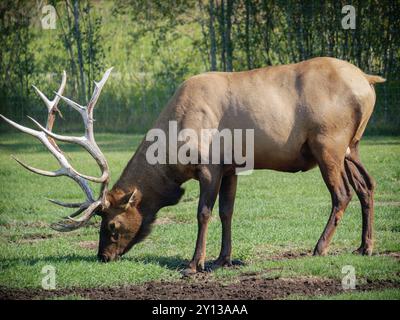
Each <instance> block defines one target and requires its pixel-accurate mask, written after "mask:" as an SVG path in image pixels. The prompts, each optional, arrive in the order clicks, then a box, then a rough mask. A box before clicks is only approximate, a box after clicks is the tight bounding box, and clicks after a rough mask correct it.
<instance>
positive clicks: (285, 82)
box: [1, 57, 385, 274]
mask: <svg viewBox="0 0 400 320" xmlns="http://www.w3.org/2000/svg"><path fill="white" fill-rule="evenodd" d="M110 72H111V69H109V70H107V72H106V73H105V75H104V76H103V78H102V80H101V81H100V82H98V83H95V89H94V92H93V96H92V97H91V99H90V101H89V103H88V104H87V106H81V105H79V104H77V103H75V102H73V101H72V100H70V99H68V98H65V97H64V96H63V95H62V94H63V90H64V87H65V83H66V76H65V72H64V74H63V80H62V84H61V87H60V89H59V90H58V92H57V93H56V97H55V98H54V100H52V101H50V100H48V99H47V98H46V96H45V95H44V94H43V93H42V92H41V91H39V89H37V88H36V87H34V88H35V90H36V91H37V92H38V94H39V96H40V97H41V98H42V100H43V101H44V102H45V104H46V106H47V108H48V118H47V124H46V126H42V125H41V124H40V123H38V122H37V121H35V120H34V119H32V121H33V122H34V123H35V124H36V126H37V127H38V128H39V129H40V130H32V129H30V128H27V127H23V126H21V125H19V124H17V123H15V122H13V121H12V120H9V119H7V118H6V117H4V116H1V117H2V118H3V119H4V120H5V121H7V122H8V123H9V124H11V125H12V126H14V127H15V128H17V129H19V130H20V131H22V132H25V133H27V134H30V135H32V136H34V137H36V138H38V139H39V140H40V141H41V142H42V143H43V144H44V145H45V146H46V147H47V148H48V149H49V151H50V152H51V153H52V154H53V156H55V158H56V159H57V160H58V162H59V163H60V165H61V168H60V169H59V170H57V171H54V172H49V171H44V170H40V169H36V168H33V167H31V166H29V165H27V164H24V163H23V162H21V161H20V160H18V159H16V160H17V161H18V163H20V164H21V165H22V166H24V167H25V168H26V169H28V170H30V171H32V172H34V173H38V174H41V175H45V176H50V177H57V176H67V177H69V178H71V179H73V180H74V181H76V182H77V183H78V185H79V187H80V188H81V189H82V190H83V191H84V193H85V195H86V200H85V201H84V202H82V203H64V202H61V201H58V200H51V201H52V202H53V203H55V204H58V205H61V206H64V207H69V208H76V209H77V211H76V212H74V213H73V214H71V215H70V216H69V217H67V218H66V219H64V220H61V221H60V222H57V223H55V224H53V225H52V227H53V228H54V229H56V230H59V231H71V230H75V229H77V228H80V227H82V226H84V225H85V224H86V223H87V222H88V221H89V219H90V218H91V217H93V216H94V215H99V216H100V217H101V228H100V240H99V248H98V259H99V260H100V261H103V262H107V261H112V260H115V259H117V258H119V257H120V256H122V255H123V254H124V253H126V252H127V251H128V250H130V249H131V247H132V246H133V245H134V244H136V243H138V242H139V241H141V240H143V239H144V238H145V236H146V235H147V234H148V233H149V232H150V229H151V225H152V223H153V222H154V220H155V219H156V214H157V212H158V211H159V210H160V209H161V208H163V207H165V206H170V205H174V204H176V203H178V201H179V200H180V198H181V196H182V195H183V192H184V190H183V189H182V187H181V185H182V184H183V183H184V182H186V181H188V180H189V179H196V180H198V181H199V185H200V196H199V203H198V208H197V220H198V234H197V241H196V247H195V252H194V255H193V258H192V260H191V261H190V263H189V265H188V267H187V269H185V270H184V273H185V274H192V273H196V272H198V271H202V270H204V263H205V257H206V236H207V226H208V222H209V220H210V217H211V212H212V210H213V207H214V204H215V202H216V198H217V196H218V195H219V216H220V220H221V224H222V244H221V251H220V254H219V257H218V258H217V260H216V261H215V262H214V265H215V266H216V267H219V266H230V265H231V251H232V246H231V238H232V237H231V222H232V214H233V209H234V200H235V194H236V186H237V175H236V174H235V170H234V169H235V164H229V165H227V164H225V163H223V161H221V163H218V164H190V163H189V164H182V163H179V162H178V163H176V164H173V163H167V164H149V163H148V161H146V156H145V154H146V150H148V148H149V146H150V145H151V143H150V142H149V141H147V140H146V139H144V140H143V141H142V142H141V144H140V146H139V147H138V149H137V150H136V152H135V154H134V156H133V157H132V158H131V160H130V161H129V162H128V164H127V165H126V167H125V169H124V170H123V172H122V174H121V176H120V178H119V179H118V180H117V182H116V183H115V184H114V186H113V187H112V188H111V189H109V188H108V184H109V181H110V177H109V167H108V164H107V161H106V159H105V157H104V155H103V153H102V152H101V151H100V149H99V147H98V146H97V144H96V141H95V139H94V134H93V109H94V107H95V104H96V102H97V100H98V98H99V95H100V93H101V90H102V88H103V86H104V84H105V82H106V80H107V78H108V77H109V75H110ZM384 81H385V79H383V78H381V77H379V76H373V75H367V74H365V73H364V72H362V71H361V70H360V69H359V68H357V67H355V66H354V65H352V64H350V63H348V62H345V61H342V60H338V59H334V58H326V57H321V58H314V59H310V60H307V61H303V62H300V63H296V64H290V65H282V66H272V67H266V68H260V69H255V70H251V71H244V72H209V73H204V74H200V75H197V76H194V77H191V78H190V79H188V80H186V81H185V82H184V83H183V84H182V85H181V86H180V87H179V89H178V90H177V91H176V93H175V94H174V96H173V97H172V98H171V100H170V101H169V103H168V104H167V106H166V107H165V108H164V109H163V111H162V112H161V114H160V116H159V118H158V120H157V121H156V122H155V124H154V127H153V128H158V129H161V130H163V131H164V132H168V123H169V122H170V121H176V122H177V124H178V129H179V130H182V129H185V128H190V129H193V130H196V131H200V130H201V129H203V128H217V129H222V128H227V129H231V130H233V129H248V128H251V129H254V169H271V170H277V171H284V172H297V171H307V170H309V169H311V168H313V167H316V166H318V167H319V169H320V171H321V174H322V177H323V180H324V182H325V184H326V186H327V188H328V190H329V192H330V194H331V201H332V209H331V213H330V216H329V219H328V222H327V224H326V226H325V229H324V230H323V233H322V235H321V237H320V238H319V240H318V242H317V244H316V246H315V249H314V255H325V254H326V253H327V251H328V247H329V244H330V242H331V239H332V237H333V234H334V232H335V229H336V227H337V225H338V223H339V221H340V220H341V218H342V216H343V214H344V212H345V209H346V207H347V205H348V204H349V202H350V200H351V197H352V189H354V191H355V192H356V194H357V196H358V198H359V201H360V203H361V208H362V235H361V245H360V247H359V248H358V249H357V250H356V252H357V253H360V254H363V255H371V253H372V250H373V235H372V233H373V220H374V202H373V196H374V186H375V182H374V180H373V179H372V177H371V176H370V175H369V174H368V172H367V170H366V169H365V167H364V165H363V164H362V162H361V160H360V155H359V143H360V140H361V137H362V135H363V133H364V130H365V128H366V125H367V122H368V120H369V118H370V116H371V114H372V112H373V109H374V104H375V100H376V96H375V91H374V86H373V85H374V84H375V83H380V82H384ZM60 99H62V100H63V101H65V102H66V103H67V104H68V105H69V106H71V107H72V108H73V109H75V110H76V111H78V112H79V113H80V114H81V116H82V119H83V122H84V124H85V135H84V136H83V137H72V136H63V135H58V134H56V133H54V132H53V131H52V127H53V123H54V120H55V117H56V115H57V113H58V112H59V110H58V107H57V106H58V103H59V101H60ZM56 141H62V142H70V143H74V144H78V145H80V146H82V147H83V148H84V149H86V150H87V151H88V152H89V153H90V155H91V156H92V157H93V158H94V159H95V160H96V162H97V163H98V165H99V167H100V169H101V176H100V177H93V176H88V175H85V174H82V173H80V172H78V171H77V170H75V169H74V168H73V167H72V166H71V165H70V164H69V162H68V160H67V158H66V156H65V155H64V154H63V152H62V151H61V150H60V148H59V147H58V146H57V143H56ZM204 148H205V149H207V148H209V146H200V145H198V149H199V150H200V152H201V150H204ZM88 181H92V182H96V183H100V184H101V189H100V195H99V197H98V198H97V199H95V197H94V192H93V191H92V190H91V189H90V187H89V184H88ZM80 214H81V215H80ZM79 215H80V217H78V216H79ZM249 219H251V218H250V217H249Z"/></svg>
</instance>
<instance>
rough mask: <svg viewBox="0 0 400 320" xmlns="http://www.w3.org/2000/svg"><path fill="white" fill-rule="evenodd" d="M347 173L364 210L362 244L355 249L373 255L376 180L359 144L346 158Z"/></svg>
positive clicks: (360, 252) (357, 251) (362, 210)
mask: <svg viewBox="0 0 400 320" xmlns="http://www.w3.org/2000/svg"><path fill="white" fill-rule="evenodd" d="M345 167H346V173H347V176H348V178H349V181H350V183H351V185H352V187H353V189H354V190H355V192H356V193H357V196H358V199H359V200H360V204H361V212H362V235H361V245H360V247H359V248H358V249H357V250H356V251H355V252H356V253H359V254H363V255H371V254H372V250H373V234H372V233H373V222H374V188H375V181H374V180H373V179H372V177H371V176H370V175H369V174H368V172H367V170H366V169H365V168H364V166H363V165H362V163H361V161H360V158H359V156H358V144H357V145H356V146H355V147H354V148H351V152H350V154H349V155H346V158H345Z"/></svg>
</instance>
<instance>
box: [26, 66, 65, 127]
mask: <svg viewBox="0 0 400 320" xmlns="http://www.w3.org/2000/svg"><path fill="white" fill-rule="evenodd" d="M66 84H67V73H66V72H65V70H64V71H63V75H62V80H61V85H60V88H59V89H58V91H57V93H56V96H55V97H54V99H53V100H52V101H50V100H49V99H48V98H47V97H46V96H45V95H44V94H43V92H42V91H40V90H39V89H38V88H37V87H36V86H34V85H32V87H33V88H34V89H35V91H36V92H37V94H38V95H39V96H40V98H42V100H43V102H44V103H45V105H46V107H47V110H48V114H49V118H48V121H47V124H48V126H47V129H49V130H52V128H53V123H54V120H53V121H50V120H52V119H50V115H52V114H55V113H56V112H58V114H59V115H60V116H61V117H62V114H61V112H60V110H59V109H58V103H59V102H60V97H59V96H60V95H62V94H63V93H64V89H65V85H66ZM53 119H54V117H53Z"/></svg>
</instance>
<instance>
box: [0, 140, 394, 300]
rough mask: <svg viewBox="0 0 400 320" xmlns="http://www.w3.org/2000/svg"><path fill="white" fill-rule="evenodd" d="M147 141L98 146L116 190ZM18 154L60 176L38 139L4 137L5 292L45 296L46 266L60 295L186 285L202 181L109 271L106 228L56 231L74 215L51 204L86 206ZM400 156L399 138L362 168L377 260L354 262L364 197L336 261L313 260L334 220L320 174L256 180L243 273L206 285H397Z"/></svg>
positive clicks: (241, 204)
mask: <svg viewBox="0 0 400 320" xmlns="http://www.w3.org/2000/svg"><path fill="white" fill-rule="evenodd" d="M140 139H141V136H139V135H136V136H134V135H110V134H99V135H98V136H97V141H98V143H99V145H100V146H101V148H102V149H103V150H104V153H105V155H106V157H107V159H108V162H109V164H110V167H111V170H112V172H111V173H112V179H113V180H114V181H115V180H116V179H117V178H118V176H119V174H120V173H121V170H122V169H123V167H124V165H125V164H126V163H127V161H128V160H129V158H130V157H131V156H132V154H133V152H134V150H135V148H136V146H137V145H138V143H139V142H140ZM60 146H61V147H62V148H63V149H64V150H65V151H66V152H67V153H68V155H69V156H70V159H71V162H72V163H73V164H76V167H77V169H78V170H79V171H81V172H85V173H89V174H90V173H91V174H95V173H97V166H96V165H95V163H94V162H93V161H92V160H90V159H89V157H88V156H87V155H86V154H85V153H84V152H83V151H82V150H81V149H79V148H78V147H76V146H71V145H62V144H61V145H60ZM11 154H14V155H16V156H17V157H18V158H20V159H21V160H23V161H25V162H27V163H29V164H31V165H33V166H36V167H39V168H43V169H49V168H52V169H56V168H57V163H56V162H55V160H54V159H53V158H52V157H51V156H50V155H49V154H48V152H46V150H45V149H44V148H43V147H42V146H41V144H40V143H39V142H37V141H36V140H34V139H33V138H30V137H25V136H24V135H22V134H2V135H1V138H0V188H1V189H0V191H1V200H0V287H3V288H5V287H6V288H31V289H35V288H40V286H41V280H42V277H43V274H42V273H41V270H42V267H43V266H45V265H52V266H54V267H55V268H56V271H57V278H56V281H57V288H74V287H83V288H93V287H112V286H120V285H126V284H130V285H131V284H142V283H145V282H148V281H152V280H165V281H177V280H178V279H180V278H181V274H180V269H181V268H182V267H183V266H184V265H185V263H187V261H188V260H189V259H190V258H191V256H192V253H193V249H194V244H195V239H196V232H197V222H196V207H197V198H198V193H199V191H198V186H197V183H196V182H195V181H191V182H189V183H186V184H185V186H184V187H185V189H186V192H185V195H184V197H183V199H182V201H181V202H180V203H179V204H178V205H177V206H174V207H168V208H164V209H163V210H161V211H160V212H159V214H158V222H157V224H156V225H155V226H154V228H153V232H152V233H151V234H150V236H149V237H148V238H147V239H146V240H145V241H144V242H142V243H140V244H139V245H137V246H135V247H134V248H133V249H132V250H131V251H130V252H129V253H128V254H127V255H126V256H125V257H124V258H123V259H122V260H120V261H118V262H114V263H109V264H101V263H98V262H97V261H96V249H97V240H98V224H99V221H100V220H99V218H95V219H94V220H95V221H94V223H93V224H91V225H90V226H88V227H86V228H83V229H80V230H77V231H74V232H72V233H57V232H56V231H53V230H52V229H50V228H49V227H48V225H49V224H50V223H51V222H54V221H56V220H58V219H60V218H61V217H63V216H65V215H67V213H68V212H69V211H68V210H64V209H60V208H59V207H58V206H54V205H52V204H50V203H49V202H48V201H47V200H46V198H55V199H60V200H70V201H77V200H80V199H82V196H83V195H82V193H81V191H80V189H79V188H77V186H76V185H75V184H74V183H72V182H71V181H69V179H67V178H57V179H54V178H46V177H40V176H37V175H34V174H32V173H30V172H28V171H26V170H24V169H22V168H20V167H19V165H18V164H17V163H15V161H13V160H11V158H10V155H11ZM399 155H400V138H399V137H366V138H364V140H363V142H362V148H361V156H362V159H363V162H364V164H365V165H366V167H367V168H368V169H369V172H370V173H371V175H372V176H374V177H375V179H376V180H377V190H376V197H375V205H376V207H375V208H376V210H375V221H376V224H375V238H376V244H375V252H374V255H373V256H372V257H362V256H357V255H353V254H352V253H351V252H352V251H353V250H354V249H356V248H357V247H358V246H359V243H360V237H361V212H360V205H359V202H358V200H357V197H356V196H354V197H353V200H352V202H351V204H350V205H349V207H348V209H347V211H346V214H345V216H344V218H343V220H342V222H341V225H340V226H339V227H338V230H337V233H336V235H335V237H334V239H333V243H332V245H331V251H330V255H328V256H327V257H312V256H310V252H311V251H312V249H313V247H314V245H315V243H316V241H317V240H318V238H319V236H320V234H321V232H322V230H323V228H324V226H325V223H326V221H327V218H328V215H329V212H330V195H329V193H328V191H327V189H326V187H325V185H324V183H323V181H322V179H321V176H320V172H319V170H317V169H314V170H312V171H310V172H306V173H296V174H288V173H279V172H272V171H258V172H255V173H254V174H252V175H250V176H244V177H241V178H240V179H239V187H238V195H237V199H236V207H235V214H234V218H233V259H236V260H240V261H241V262H242V264H243V265H241V266H238V267H235V268H228V269H218V270H216V271H214V272H212V273H210V274H209V275H208V276H207V279H208V280H209V281H219V282H221V283H229V282H232V281H235V279H237V277H238V276H240V275H243V274H249V273H258V274H261V275H262V276H263V277H267V278H302V277H309V278H315V277H317V278H324V279H326V278H328V279H334V280H335V281H336V280H337V281H338V282H339V283H340V281H341V279H342V277H343V274H342V272H341V270H342V267H343V266H345V265H352V266H354V268H355V271H356V277H357V283H358V284H362V283H368V282H371V281H372V282H373V281H384V280H391V281H392V282H395V283H397V284H399V283H400V263H399V252H400V238H399V235H400V216H399V214H400V163H399ZM217 210H218V208H215V210H214V216H213V219H212V221H211V223H210V226H209V232H208V246H207V257H208V259H207V260H209V261H210V260H213V259H215V258H216V257H217V255H218V253H219V246H220V237H221V230H220V223H219V218H218V214H217V212H218V211H217ZM200 281H201V280H200ZM397 287H399V285H397ZM67 298H71V297H67ZM72 298H79V296H78V297H76V296H72ZM295 298H298V299H304V298H309V297H305V296H296V297H295ZM313 298H327V297H313ZM328 298H329V297H328ZM331 298H336V299H364V298H366V299H374V298H380V299H385V298H392V299H399V298H400V289H382V290H375V291H370V292H367V293H360V292H357V290H356V291H354V292H351V293H344V294H340V295H335V296H332V297H331Z"/></svg>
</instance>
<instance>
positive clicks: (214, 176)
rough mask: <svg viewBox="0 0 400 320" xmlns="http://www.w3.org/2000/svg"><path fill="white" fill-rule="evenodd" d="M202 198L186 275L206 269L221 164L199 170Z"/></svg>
mask: <svg viewBox="0 0 400 320" xmlns="http://www.w3.org/2000/svg"><path fill="white" fill-rule="evenodd" d="M198 178H199V182H200V199H199V206H198V209H197V223H198V232H197V241H196V248H195V251H194V254H193V258H192V260H191V261H190V263H189V265H188V267H187V268H186V269H185V270H184V272H183V273H184V274H185V275H190V274H194V273H196V272H197V271H203V270H204V262H205V258H206V241H207V228H208V222H209V220H210V218H211V212H212V209H213V207H214V204H215V200H216V198H217V195H218V191H219V188H220V186H221V168H220V167H219V166H208V167H202V168H201V169H200V172H199V177H198Z"/></svg>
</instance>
